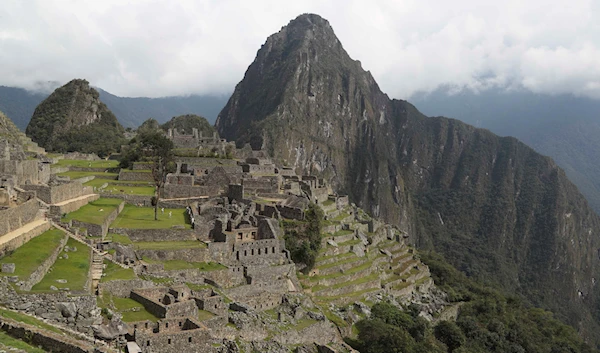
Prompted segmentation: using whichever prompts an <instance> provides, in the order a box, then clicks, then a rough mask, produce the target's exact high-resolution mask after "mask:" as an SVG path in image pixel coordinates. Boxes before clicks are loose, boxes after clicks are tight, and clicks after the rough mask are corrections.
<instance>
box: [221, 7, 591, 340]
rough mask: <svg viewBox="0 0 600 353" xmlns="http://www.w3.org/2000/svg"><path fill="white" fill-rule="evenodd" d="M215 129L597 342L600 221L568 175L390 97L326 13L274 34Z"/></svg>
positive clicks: (507, 143) (508, 144)
mask: <svg viewBox="0 0 600 353" xmlns="http://www.w3.org/2000/svg"><path fill="white" fill-rule="evenodd" d="M216 127H217V129H218V131H219V134H220V135H221V136H223V137H225V138H227V139H229V140H236V142H237V143H238V144H239V145H243V144H245V143H250V144H251V145H252V146H253V147H255V148H264V149H266V150H267V151H269V152H270V153H271V154H272V155H273V156H274V157H275V158H276V159H278V160H279V161H281V162H282V163H284V164H287V165H289V166H292V167H294V168H295V169H296V170H297V172H299V173H309V174H313V175H320V176H323V177H325V178H327V179H328V180H330V181H331V182H332V184H333V185H334V188H335V189H336V190H337V191H338V192H340V193H348V194H349V195H350V198H351V200H352V201H353V202H356V203H357V204H359V205H360V206H361V207H362V208H364V209H366V210H369V211H370V212H371V213H372V214H373V215H375V216H379V217H382V218H383V219H384V220H386V221H388V222H390V223H393V224H396V225H397V226H399V227H400V228H401V229H402V230H403V231H405V232H406V235H407V237H409V239H410V240H411V241H412V242H414V243H415V244H417V245H419V246H420V247H421V248H423V249H435V250H437V251H440V252H442V253H443V254H444V255H445V256H446V257H447V258H448V259H449V260H450V262H452V263H453V264H454V265H455V266H457V267H458V268H460V269H461V270H462V271H464V272H466V273H467V274H469V275H471V276H473V277H474V278H477V279H481V280H484V281H486V282H488V283H492V284H494V285H496V286H499V287H500V286H501V287H502V288H503V289H504V290H507V291H514V292H516V293H519V294H521V295H523V297H524V298H526V299H527V300H528V301H530V302H531V303H534V304H536V305H540V306H542V307H545V308H548V309H551V310H553V311H554V312H556V313H557V314H558V315H559V317H561V318H562V319H564V320H566V321H567V322H569V323H570V324H571V325H573V326H575V327H577V328H578V329H579V330H580V332H582V333H583V334H584V336H586V337H588V338H589V339H591V340H594V341H595V342H599V341H598V335H597V332H598V331H597V328H598V322H599V320H598V319H599V316H598V310H597V308H598V293H599V291H598V289H597V288H596V279H597V278H599V277H598V276H599V275H600V271H599V270H600V266H599V265H600V264H599V259H598V249H599V248H600V241H599V239H598V236H597V235H598V232H599V231H600V219H599V218H598V216H597V215H596V214H595V213H594V212H593V211H592V209H591V208H590V207H589V205H588V203H587V201H586V200H585V199H584V197H583V196H582V195H581V194H580V193H579V192H578V190H577V188H576V187H575V186H574V185H573V184H572V183H571V182H570V181H569V180H568V179H567V177H566V176H565V173H564V172H563V171H562V170H561V169H560V168H559V167H558V166H557V165H556V164H555V163H554V162H553V161H552V160H551V159H550V158H548V157H544V156H542V155H540V154H538V153H537V152H535V151H534V150H533V149H531V148H529V147H528V146H526V145H525V144H523V143H521V142H519V141H518V140H517V139H515V138H511V137H498V136H496V135H494V134H492V133H491V132H489V131H487V130H482V129H477V128H475V127H473V126H470V125H467V124H465V123H462V122H460V121H458V120H454V119H447V118H443V117H436V118H427V117H426V116H424V115H423V114H421V113H420V112H419V111H418V110H417V109H416V108H415V107H414V106H413V105H411V104H410V103H408V102H406V101H401V100H390V99H389V98H388V96H387V95H385V94H384V93H383V92H381V90H380V89H379V87H378V85H377V83H376V82H375V80H374V79H373V77H372V76H371V74H370V73H369V72H367V71H364V70H363V69H362V68H361V65H360V63H359V62H358V61H354V60H352V59H351V58H350V57H349V56H348V54H347V53H346V52H345V50H344V49H343V47H342V45H341V43H340V42H339V41H338V40H337V38H336V37H335V34H334V32H333V30H332V28H331V26H330V25H329V23H328V22H327V21H326V20H324V19H322V18H321V17H319V16H317V15H312V14H305V15H301V16H299V17H298V18H296V19H295V20H293V21H291V22H290V23H289V24H288V25H287V26H286V27H283V28H282V29H281V30H280V31H279V32H278V33H276V34H273V35H272V36H270V37H269V38H268V39H267V41H266V43H265V44H264V45H263V46H262V47H261V48H260V50H259V51H258V53H257V56H256V59H255V61H254V62H253V63H252V64H251V65H250V66H249V68H248V70H247V71H246V73H245V76H244V79H243V80H242V81H241V82H240V83H239V84H238V85H237V86H236V89H235V91H234V93H233V95H232V96H231V98H230V99H229V101H228V103H227V105H226V106H225V108H224V109H223V110H222V111H221V113H220V114H219V117H218V119H217V122H216Z"/></svg>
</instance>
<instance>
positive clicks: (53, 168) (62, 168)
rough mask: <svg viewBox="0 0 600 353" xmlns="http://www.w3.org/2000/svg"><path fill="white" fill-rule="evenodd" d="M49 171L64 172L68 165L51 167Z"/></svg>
mask: <svg viewBox="0 0 600 353" xmlns="http://www.w3.org/2000/svg"><path fill="white" fill-rule="evenodd" d="M50 171H51V172H52V174H59V173H66V172H68V171H69V167H52V168H50Z"/></svg>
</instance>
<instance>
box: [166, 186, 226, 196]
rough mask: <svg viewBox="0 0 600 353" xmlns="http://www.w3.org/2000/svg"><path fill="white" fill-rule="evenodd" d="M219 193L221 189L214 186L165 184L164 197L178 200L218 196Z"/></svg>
mask: <svg viewBox="0 0 600 353" xmlns="http://www.w3.org/2000/svg"><path fill="white" fill-rule="evenodd" d="M219 192H220V189H219V188H216V187H214V186H191V185H179V184H165V186H164V188H163V195H162V196H163V197H164V198H166V199H178V198H186V197H200V196H217V195H218V194H219Z"/></svg>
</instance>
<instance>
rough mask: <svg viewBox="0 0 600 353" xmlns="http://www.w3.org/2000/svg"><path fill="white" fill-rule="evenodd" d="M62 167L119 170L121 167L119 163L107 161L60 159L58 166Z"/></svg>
mask: <svg viewBox="0 0 600 353" xmlns="http://www.w3.org/2000/svg"><path fill="white" fill-rule="evenodd" d="M54 165H57V166H61V167H81V168H117V167H118V166H119V161H113V160H110V161H106V160H103V159H101V160H98V161H86V160H78V159H60V160H59V161H58V162H57V163H56V164H54Z"/></svg>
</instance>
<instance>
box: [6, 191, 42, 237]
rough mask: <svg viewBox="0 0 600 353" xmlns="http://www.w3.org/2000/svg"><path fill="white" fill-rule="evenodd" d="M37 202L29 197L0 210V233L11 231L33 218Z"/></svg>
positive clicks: (37, 207) (36, 209)
mask: <svg viewBox="0 0 600 353" xmlns="http://www.w3.org/2000/svg"><path fill="white" fill-rule="evenodd" d="M38 209H39V203H38V201H37V200H35V199H31V200H28V201H26V202H25V203H22V204H20V205H18V206H16V207H11V208H8V209H5V210H0V235H4V234H6V233H9V232H12V231H13V230H15V229H18V228H21V227H22V226H24V225H25V224H27V223H29V222H32V221H33V220H34V219H35V216H36V215H37V212H38Z"/></svg>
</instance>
